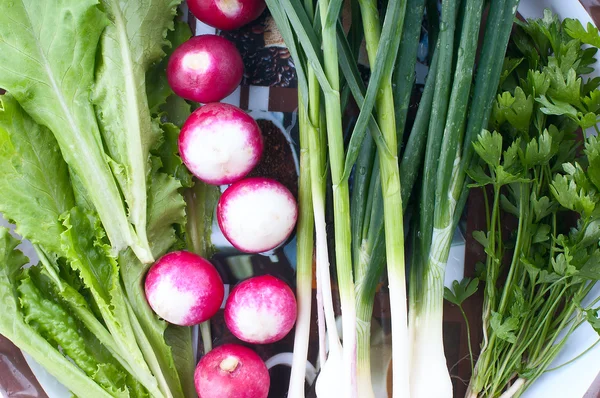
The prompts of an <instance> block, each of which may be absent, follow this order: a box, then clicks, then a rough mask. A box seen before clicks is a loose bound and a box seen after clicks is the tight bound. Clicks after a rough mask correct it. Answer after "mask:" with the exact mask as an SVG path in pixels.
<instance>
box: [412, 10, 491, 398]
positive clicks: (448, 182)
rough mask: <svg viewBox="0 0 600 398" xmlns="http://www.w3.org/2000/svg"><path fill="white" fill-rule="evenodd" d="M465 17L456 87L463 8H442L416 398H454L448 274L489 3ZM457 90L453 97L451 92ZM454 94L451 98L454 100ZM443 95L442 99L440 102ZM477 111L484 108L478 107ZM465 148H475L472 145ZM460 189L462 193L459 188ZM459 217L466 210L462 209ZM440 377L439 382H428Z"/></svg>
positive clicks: (420, 266)
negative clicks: (445, 328)
mask: <svg viewBox="0 0 600 398" xmlns="http://www.w3.org/2000/svg"><path fill="white" fill-rule="evenodd" d="M463 3H464V4H463V6H464V14H463V23H462V24H461V32H460V41H459V45H458V51H457V60H456V66H455V72H454V77H453V81H452V85H451V86H450V76H451V72H452V68H450V67H448V65H454V63H452V62H451V60H452V56H453V53H454V44H453V42H454V29H455V25H456V16H457V14H458V11H459V10H458V8H457V7H456V3H455V2H453V1H445V2H444V3H443V4H442V17H441V20H442V21H441V27H440V62H441V64H440V65H445V66H441V67H440V68H438V70H437V77H436V78H437V80H438V81H437V86H438V89H437V90H436V91H437V94H436V100H437V103H436V104H435V106H434V108H433V111H432V115H431V124H430V133H429V137H428V144H427V155H426V156H427V158H426V163H425V175H424V182H423V192H422V195H423V197H422V201H423V206H424V207H423V208H422V209H421V217H420V227H419V233H420V234H421V238H420V239H419V240H420V242H421V244H420V245H419V246H418V248H417V250H420V251H421V252H420V253H419V254H418V255H417V256H415V258H416V259H417V258H418V260H419V263H416V262H414V263H413V266H414V268H413V271H412V272H413V273H414V275H413V276H412V277H411V281H414V283H415V286H414V287H413V291H414V294H413V295H412V296H411V299H412V300H413V303H412V305H411V319H410V328H411V337H412V338H413V339H414V341H413V351H412V353H411V396H412V397H413V398H426V397H431V396H435V397H440V398H443V397H452V382H451V380H450V374H449V372H448V368H447V365H446V357H445V353H444V345H443V334H442V325H443V300H444V273H445V267H446V263H447V261H448V255H449V252H450V245H451V243H452V237H453V233H454V229H455V228H456V223H455V222H456V220H457V217H455V212H456V211H457V209H456V206H457V203H458V202H459V201H460V197H461V195H462V189H463V184H462V180H461V178H462V176H460V175H459V174H460V165H461V161H462V159H461V156H460V155H461V153H462V148H463V141H464V140H463V137H464V131H465V124H466V111H467V108H468V104H469V94H470V87H471V82H472V79H473V68H474V63H475V55H476V50H477V39H478V35H479V27H480V21H481V13H482V8H483V0H467V1H465V2H463ZM450 87H451V92H450ZM448 94H449V95H448ZM438 96H439V97H438ZM472 106H473V107H478V106H480V105H479V104H477V103H473V104H472ZM465 145H469V146H470V145H471V143H470V142H468V143H466V144H465ZM456 186H458V188H459V189H456ZM458 211H459V212H461V211H462V209H459V210H458ZM432 375H434V377H435V379H436V382H435V383H433V384H432V383H428V381H429V380H431V377H432Z"/></svg>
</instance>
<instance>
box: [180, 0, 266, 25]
mask: <svg viewBox="0 0 600 398" xmlns="http://www.w3.org/2000/svg"><path fill="white" fill-rule="evenodd" d="M187 4H188V7H189V9H190V11H191V12H192V14H194V16H195V17H196V18H198V19H199V20H200V21H202V22H204V23H205V24H207V25H210V26H213V27H215V28H217V29H221V30H233V29H238V28H241V27H242V26H244V25H246V24H247V23H250V22H252V21H254V20H255V19H256V18H258V17H259V16H260V14H262V12H263V11H264V10H265V7H266V4H265V1H264V0H188V2H187Z"/></svg>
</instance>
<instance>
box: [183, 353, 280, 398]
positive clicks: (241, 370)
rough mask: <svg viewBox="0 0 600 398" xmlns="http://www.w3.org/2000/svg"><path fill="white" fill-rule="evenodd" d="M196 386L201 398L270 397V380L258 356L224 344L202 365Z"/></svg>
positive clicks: (209, 355)
mask: <svg viewBox="0 0 600 398" xmlns="http://www.w3.org/2000/svg"><path fill="white" fill-rule="evenodd" d="M194 384H195V386H196V391H197V393H198V396H199V398H267V396H268V395H269V386H270V378H269V371H268V370H267V366H266V365H265V363H264V362H263V361H262V359H260V357H259V356H258V354H257V353H255V352H254V351H252V350H251V349H250V348H247V347H244V346H241V345H237V344H224V345H222V346H219V347H217V348H215V349H213V350H212V351H211V352H209V353H208V354H206V355H205V356H204V357H202V359H201V360H200V362H198V366H197V367H196V371H195V373H194Z"/></svg>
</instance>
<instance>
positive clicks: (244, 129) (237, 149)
mask: <svg viewBox="0 0 600 398" xmlns="http://www.w3.org/2000/svg"><path fill="white" fill-rule="evenodd" d="M263 145H264V144H263V139H262V134H261V132H260V128H259V127H258V124H256V121H255V120H254V119H253V118H252V117H251V116H250V115H248V114H247V113H246V112H244V111H243V110H241V109H240V108H238V107H236V106H233V105H229V104H221V103H212V104H207V105H204V106H202V107H201V108H199V109H196V110H195V111H194V112H193V113H192V114H191V115H190V117H189V118H188V119H187V120H186V122H185V123H184V125H183V128H182V129H181V134H180V135H179V153H180V154H181V158H182V159H183V162H184V163H185V165H186V166H187V168H188V169H189V170H190V172H192V174H194V175H195V176H196V177H198V178H199V179H201V180H202V181H204V182H206V183H208V184H213V185H223V184H231V183H233V182H235V181H238V180H240V179H242V178H244V177H245V176H246V174H248V173H249V172H250V171H251V170H252V169H253V168H254V166H256V165H257V164H258V162H259V161H260V157H261V155H262V152H263Z"/></svg>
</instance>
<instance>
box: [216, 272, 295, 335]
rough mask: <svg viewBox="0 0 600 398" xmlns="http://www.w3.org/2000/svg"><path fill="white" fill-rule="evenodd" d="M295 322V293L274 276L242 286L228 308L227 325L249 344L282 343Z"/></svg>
mask: <svg viewBox="0 0 600 398" xmlns="http://www.w3.org/2000/svg"><path fill="white" fill-rule="evenodd" d="M295 322H296V298H295V297H294V293H293V292H292V289H290V287H289V286H288V285H287V284H286V283H285V282H283V281H282V280H280V279H277V278H275V277H273V276H271V275H264V276H255V277H254V278H250V279H247V280H245V281H243V282H241V283H240V284H238V285H237V286H236V287H234V288H233V290H232V291H231V293H230V294H229V297H228V298H227V303H226V304H225V324H226V325H227V327H228V328H229V330H230V331H231V333H233V335H234V336H235V337H237V338H238V339H240V340H242V341H245V342H247V343H252V344H268V343H273V342H275V341H279V340H281V339H282V338H284V337H285V336H286V335H287V334H288V333H289V332H290V330H292V328H293V327H294V323H295Z"/></svg>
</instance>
